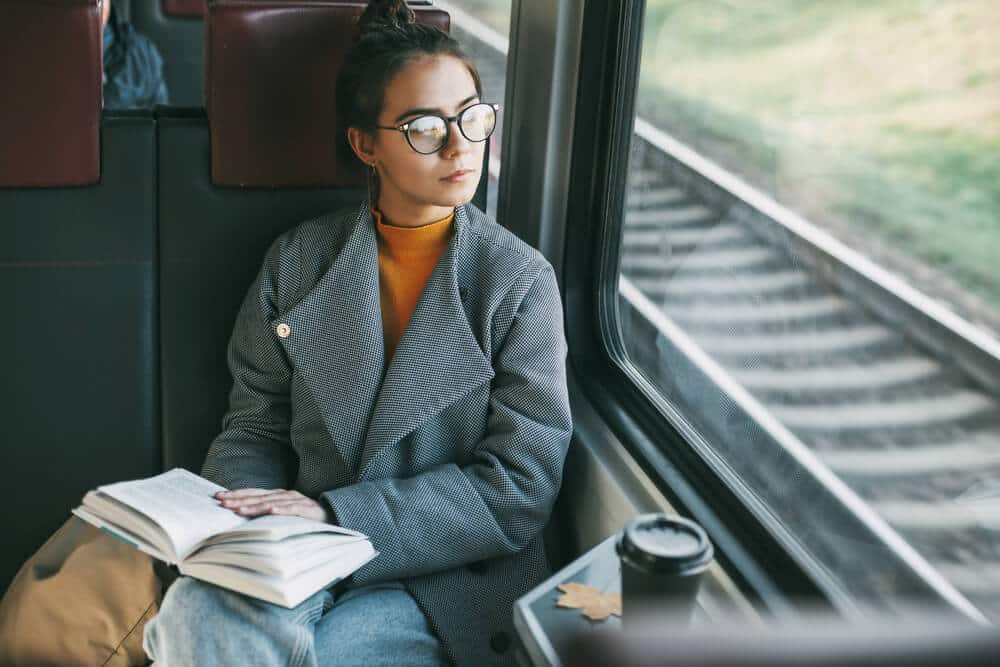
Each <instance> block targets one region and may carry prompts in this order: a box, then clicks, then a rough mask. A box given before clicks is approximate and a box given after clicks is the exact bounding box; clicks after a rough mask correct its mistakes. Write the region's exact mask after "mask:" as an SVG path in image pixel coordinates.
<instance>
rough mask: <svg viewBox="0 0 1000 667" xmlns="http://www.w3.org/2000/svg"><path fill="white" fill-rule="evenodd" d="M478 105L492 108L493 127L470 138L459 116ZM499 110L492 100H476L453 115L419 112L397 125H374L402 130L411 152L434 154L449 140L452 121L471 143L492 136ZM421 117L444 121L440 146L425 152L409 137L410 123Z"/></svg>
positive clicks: (383, 128)
mask: <svg viewBox="0 0 1000 667" xmlns="http://www.w3.org/2000/svg"><path fill="white" fill-rule="evenodd" d="M478 106H488V107H490V108H492V109H493V129H492V130H490V133H489V134H487V135H486V136H485V137H483V138H482V139H470V138H469V135H467V134H466V133H465V129H464V128H463V127H462V121H461V118H462V116H463V115H464V114H465V112H466V111H469V110H470V109H475V108H476V107H478ZM499 112H500V105H499V104H494V103H492V102H477V103H476V104H473V105H471V106H467V107H465V108H464V109H462V110H461V111H459V112H458V113H457V114H455V115H454V116H442V115H440V114H436V113H424V114H420V115H419V116H417V117H416V118H414V119H413V120H409V121H406V122H405V123H401V124H399V125H376V126H375V127H376V128H378V129H380V130H396V131H397V132H402V133H403V136H404V137H406V143H407V144H409V146H410V148H411V149H412V150H413V152H415V153H419V154H420V155H434V154H435V153H437V152H438V151H440V150H441V149H442V148H444V147H445V146H447V145H448V142H449V141H451V124H452V123H455V125H457V126H458V131H459V132H461V134H462V136H463V137H465V140H466V141H471V142H472V143H475V144H479V143H482V142H484V141H486V140H487V139H489V138H490V137H492V136H493V133H494V132H496V129H497V123H496V121H497V114H498V113H499ZM421 118H440V119H441V120H443V121H444V140H443V141H442V142H441V145H440V146H438V147H437V148H435V149H434V150H432V151H430V152H427V153H425V152H424V151H421V150H417V147H416V146H414V145H413V141H412V140H411V139H410V124H412V123H415V122H417V121H418V120H420V119H421Z"/></svg>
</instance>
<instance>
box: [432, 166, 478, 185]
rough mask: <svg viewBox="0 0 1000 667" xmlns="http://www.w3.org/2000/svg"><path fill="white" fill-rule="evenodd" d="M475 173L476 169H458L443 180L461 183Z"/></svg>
mask: <svg viewBox="0 0 1000 667" xmlns="http://www.w3.org/2000/svg"><path fill="white" fill-rule="evenodd" d="M474 173H476V170H475V169H458V170H456V171H453V172H451V173H450V174H448V175H447V176H445V177H444V178H442V179H441V180H442V181H446V182H448V183H461V182H462V181H464V180H466V179H468V178H469V177H470V176H471V175H472V174H474Z"/></svg>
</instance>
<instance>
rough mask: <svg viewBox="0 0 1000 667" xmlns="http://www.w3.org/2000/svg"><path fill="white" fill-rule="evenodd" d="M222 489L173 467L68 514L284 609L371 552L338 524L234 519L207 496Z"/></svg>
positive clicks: (99, 493)
mask: <svg viewBox="0 0 1000 667" xmlns="http://www.w3.org/2000/svg"><path fill="white" fill-rule="evenodd" d="M225 490H226V489H225V488H224V487H221V486H219V485H217V484H213V483H212V482H210V481H208V480H207V479H204V478H203V477H199V476H198V475H195V474H194V473H192V472H189V471H187V470H184V469H182V468H175V469H173V470H171V471H169V472H165V473H163V474H162V475H156V476H155V477H149V478H147V479H138V480H134V481H130V482H118V483H116V484H109V485H107V486H101V487H98V488H97V490H96V491H91V492H89V493H88V494H87V495H86V496H84V498H83V504H82V505H81V506H80V507H77V508H76V509H74V510H73V514H75V515H76V516H78V517H80V518H81V519H83V520H84V521H87V522H88V523H91V524H93V525H94V526H97V527H98V528H100V529H101V530H103V531H105V532H107V533H110V534H111V535H113V536H114V537H117V538H118V539H120V540H123V541H124V542H127V543H128V544H131V545H132V546H134V547H135V548H137V549H140V550H141V551H144V552H145V553H147V554H149V555H150V556H153V557H154V558H158V559H160V560H163V561H166V562H167V563H170V564H172V565H177V567H178V569H179V570H180V571H181V574H186V575H189V576H192V577H195V578H197V579H202V580H204V581H208V582H210V583H213V584H216V585H217V586H222V587H224V588H229V589H231V590H234V591H238V592H240V593H244V594H246V595H250V596H252V597H256V598H260V599H261V600H266V601H268V602H272V603H274V604H277V605H281V606H283V607H289V608H291V607H294V606H296V605H297V604H299V603H300V602H302V601H303V600H305V599H306V598H307V597H309V596H310V595H312V594H313V593H315V592H316V591H319V590H321V589H323V588H326V587H328V586H330V585H331V584H333V583H335V582H337V581H338V580H340V579H342V578H344V577H346V576H348V575H350V574H351V573H352V572H354V571H355V570H357V569H358V568H359V567H361V566H362V565H364V564H365V563H367V562H368V561H370V560H371V559H372V558H374V557H375V556H376V555H377V552H376V551H375V549H374V548H373V547H372V544H371V542H369V541H368V538H367V537H366V536H365V535H363V534H361V533H359V532H357V531H355V530H350V529H348V528H343V527H341V526H334V525H331V524H328V523H323V522H321V521H313V520H311V519H304V518H302V517H297V516H278V515H273V514H268V515H263V516H259V517H255V518H252V519H251V518H246V517H242V516H239V515H237V514H235V513H234V512H233V511H232V510H229V509H225V508H223V507H222V506H221V505H220V503H219V501H218V500H216V499H215V498H214V497H213V496H214V494H215V493H216V492H218V491H225Z"/></svg>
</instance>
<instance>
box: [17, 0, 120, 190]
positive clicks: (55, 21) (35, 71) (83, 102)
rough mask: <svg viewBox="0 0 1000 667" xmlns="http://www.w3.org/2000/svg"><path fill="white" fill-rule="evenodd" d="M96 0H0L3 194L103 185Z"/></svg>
mask: <svg viewBox="0 0 1000 667" xmlns="http://www.w3.org/2000/svg"><path fill="white" fill-rule="evenodd" d="M102 71H103V67H102V62H101V8H100V6H99V4H98V0H46V1H45V2H40V1H39V0H0V91H2V92H0V188H10V187H58V186H76V185H90V184H93V183H96V182H97V181H98V180H100V174H101V164H100V143H99V142H100V123H101V105H102V101H101V94H102V87H103V86H102Z"/></svg>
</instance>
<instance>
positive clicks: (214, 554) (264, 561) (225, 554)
mask: <svg viewBox="0 0 1000 667" xmlns="http://www.w3.org/2000/svg"><path fill="white" fill-rule="evenodd" d="M265 544H267V545H268V546H271V545H273V544H274V543H265ZM371 551H372V546H371V543H370V542H367V541H366V540H357V541H355V542H354V543H351V544H337V543H329V542H328V543H327V544H326V545H325V547H320V548H312V549H309V550H302V551H300V552H299V553H298V554H292V555H290V556H286V557H283V558H275V557H272V556H270V555H269V554H266V553H265V554H261V553H240V552H236V551H230V550H228V549H225V548H223V547H221V545H220V546H218V547H210V548H208V549H203V550H201V551H198V552H197V553H195V554H193V555H191V556H189V557H188V558H187V559H186V560H185V561H184V562H185V563H186V564H189V565H190V564H195V563H214V564H216V565H235V566H237V567H241V568H244V569H247V570H253V571H254V572H259V573H261V574H267V575H272V576H274V577H277V578H278V579H282V580H284V581H288V580H290V579H292V578H294V577H297V576H298V575H300V574H302V573H304V572H307V571H309V570H312V569H314V568H318V567H320V566H322V565H324V564H325V563H328V562H330V561H333V560H337V559H344V558H351V557H352V555H354V554H367V553H370V552H371Z"/></svg>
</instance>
